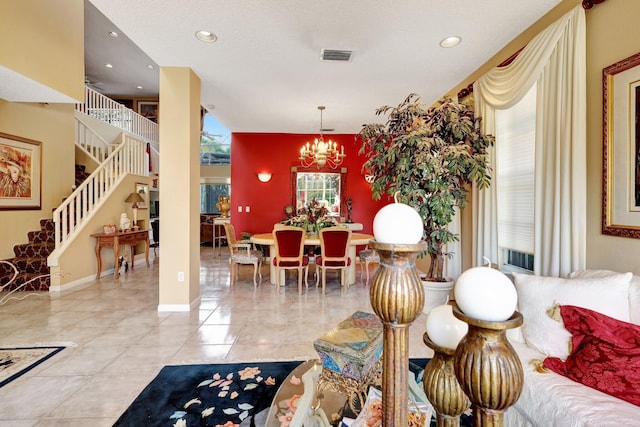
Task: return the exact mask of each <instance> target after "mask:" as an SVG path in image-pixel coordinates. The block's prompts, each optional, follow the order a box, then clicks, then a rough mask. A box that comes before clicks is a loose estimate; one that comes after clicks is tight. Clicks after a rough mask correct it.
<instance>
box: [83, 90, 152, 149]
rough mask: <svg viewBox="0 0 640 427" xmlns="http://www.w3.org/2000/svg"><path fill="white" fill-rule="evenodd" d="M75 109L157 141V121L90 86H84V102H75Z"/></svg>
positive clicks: (147, 139) (143, 137)
mask: <svg viewBox="0 0 640 427" xmlns="http://www.w3.org/2000/svg"><path fill="white" fill-rule="evenodd" d="M76 110H77V111H80V112H82V113H85V114H86V115H88V116H91V117H94V118H96V119H98V120H100V121H103V122H105V123H109V124H111V125H113V126H116V127H118V128H120V129H122V130H125V131H127V132H130V133H132V134H134V135H137V136H139V137H140V138H142V139H144V140H146V141H147V142H153V143H156V144H157V143H158V134H159V133H158V124H157V123H154V122H152V121H151V120H149V119H147V118H146V117H143V116H141V115H140V114H138V113H136V112H135V111H133V110H130V109H129V108H127V107H125V106H124V105H122V104H120V103H119V102H116V101H114V100H113V99H111V98H109V97H106V96H104V95H103V94H101V93H99V92H96V91H95V90H93V89H91V88H90V87H87V86H85V87H84V103H82V104H76Z"/></svg>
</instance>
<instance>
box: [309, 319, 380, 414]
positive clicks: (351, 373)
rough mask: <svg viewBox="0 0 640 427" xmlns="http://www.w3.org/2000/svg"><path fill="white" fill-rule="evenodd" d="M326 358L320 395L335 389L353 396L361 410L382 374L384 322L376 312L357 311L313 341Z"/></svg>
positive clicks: (353, 402)
mask: <svg viewBox="0 0 640 427" xmlns="http://www.w3.org/2000/svg"><path fill="white" fill-rule="evenodd" d="M313 346H314V348H315V349H316V352H317V353H318V355H319V356H320V360H321V361H322V373H321V374H320V378H319V380H318V394H319V395H320V393H321V391H322V390H323V389H332V390H335V391H337V392H339V393H343V394H345V395H347V396H349V405H350V406H351V409H352V410H353V411H354V412H358V411H359V409H360V408H362V405H363V404H364V401H365V400H366V395H367V390H368V388H369V385H370V384H372V383H373V382H374V381H375V379H376V376H377V375H378V373H379V371H380V368H381V362H380V357H381V356H382V323H381V322H380V320H379V319H378V318H377V317H376V316H375V315H374V314H372V313H365V312H362V311H356V312H355V313H353V314H352V315H351V316H349V317H348V318H347V319H345V320H343V321H342V322H340V323H339V324H338V326H336V327H335V328H333V329H331V330H330V331H329V332H327V333H325V334H324V335H322V336H321V337H320V338H318V339H317V340H315V341H314V343H313Z"/></svg>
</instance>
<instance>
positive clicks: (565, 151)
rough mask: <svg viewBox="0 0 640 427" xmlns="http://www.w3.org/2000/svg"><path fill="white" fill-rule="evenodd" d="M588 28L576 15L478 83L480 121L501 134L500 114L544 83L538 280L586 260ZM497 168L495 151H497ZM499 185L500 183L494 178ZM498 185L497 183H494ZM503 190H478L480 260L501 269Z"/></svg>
mask: <svg viewBox="0 0 640 427" xmlns="http://www.w3.org/2000/svg"><path fill="white" fill-rule="evenodd" d="M585 52H586V26H585V12H584V9H583V8H582V7H581V6H576V8H575V9H573V10H572V11H571V12H569V13H567V14H566V15H565V16H563V17H562V18H561V19H559V20H558V21H556V22H555V23H553V24H552V25H550V26H549V27H548V28H547V29H546V30H544V31H543V32H541V33H540V34H538V35H537V36H536V37H535V38H534V39H533V40H532V41H531V42H530V43H529V44H528V45H527V46H526V47H525V48H524V49H523V50H522V52H520V54H519V55H518V57H517V58H516V59H515V60H514V61H513V62H512V63H511V64H509V65H508V66H505V67H501V68H494V69H493V70H491V71H490V72H488V73H487V74H486V75H484V76H482V77H481V78H480V79H478V81H476V82H475V84H474V89H473V92H474V97H475V103H476V105H475V108H476V115H477V116H480V117H482V121H481V126H482V129H483V131H484V132H485V133H487V134H491V135H495V110H497V109H506V108H509V107H511V106H513V105H514V104H516V103H517V102H518V101H520V99H522V97H523V96H524V95H525V94H526V93H527V91H528V90H529V89H530V88H531V87H532V85H533V84H534V83H535V82H537V110H536V142H535V144H536V147H535V150H536V158H535V164H536V166H535V167H536V172H535V186H536V189H535V231H534V232H535V247H534V250H535V264H534V273H535V274H538V275H545V276H564V275H566V274H568V273H569V272H571V271H574V270H579V269H583V268H584V267H585V259H586V241H585V235H586V58H585ZM490 156H491V159H492V163H494V164H495V148H494V149H493V150H492V151H491V152H490ZM492 179H493V180H495V174H493V176H492ZM493 184H495V182H494V183H493ZM495 189H496V186H495V185H492V186H491V187H490V188H489V189H486V190H482V191H478V190H477V189H475V188H474V189H473V195H472V200H473V227H474V235H473V237H474V240H473V253H474V258H475V260H474V262H475V264H476V265H482V264H483V263H484V262H483V259H482V258H483V257H487V258H489V259H491V261H492V262H497V260H498V259H499V253H498V237H497V236H498V233H499V232H500V230H498V228H497V207H496V205H497V203H496V194H495Z"/></svg>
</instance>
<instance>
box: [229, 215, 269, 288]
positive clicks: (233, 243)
mask: <svg viewBox="0 0 640 427" xmlns="http://www.w3.org/2000/svg"><path fill="white" fill-rule="evenodd" d="M223 225H224V232H225V234H226V235H227V244H228V246H229V254H230V256H229V265H230V269H231V285H234V284H235V282H236V281H237V280H238V266H239V265H240V264H245V265H246V264H253V286H254V287H256V288H257V287H258V282H256V273H257V274H259V275H260V283H262V271H260V270H261V268H262V258H263V257H262V251H256V250H252V249H251V243H247V242H238V240H237V239H236V230H235V228H234V227H233V225H231V223H229V222H225V223H224V224H223Z"/></svg>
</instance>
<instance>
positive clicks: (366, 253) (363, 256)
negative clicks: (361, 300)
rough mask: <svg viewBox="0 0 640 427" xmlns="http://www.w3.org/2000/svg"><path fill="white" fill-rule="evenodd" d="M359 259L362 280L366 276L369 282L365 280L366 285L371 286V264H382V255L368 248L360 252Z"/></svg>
mask: <svg viewBox="0 0 640 427" xmlns="http://www.w3.org/2000/svg"><path fill="white" fill-rule="evenodd" d="M358 259H359V260H360V280H362V276H363V275H365V274H366V276H367V280H365V282H364V284H365V285H368V284H369V264H372V263H373V264H380V255H379V254H378V252H376V250H375V249H371V248H369V247H368V246H367V247H366V248H364V249H363V250H361V251H360V253H359V254H358Z"/></svg>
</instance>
